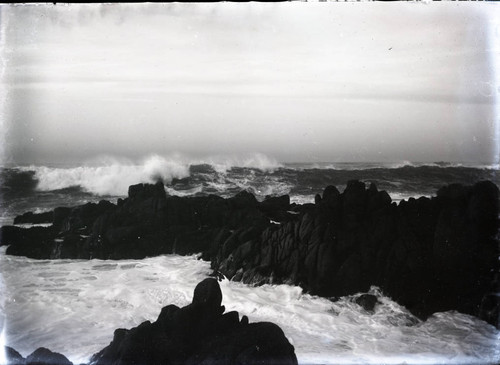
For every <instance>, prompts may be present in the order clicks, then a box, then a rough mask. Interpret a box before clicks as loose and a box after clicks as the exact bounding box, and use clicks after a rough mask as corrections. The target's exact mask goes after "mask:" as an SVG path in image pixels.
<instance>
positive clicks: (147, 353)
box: [90, 279, 297, 365]
mask: <svg viewBox="0 0 500 365" xmlns="http://www.w3.org/2000/svg"><path fill="white" fill-rule="evenodd" d="M221 303H222V292H221V290H220V287H219V284H218V282H217V280H216V279H205V280H203V281H202V282H201V283H199V284H198V285H197V286H196V288H195V291H194V296H193V301H192V303H191V304H190V305H188V306H186V307H183V308H178V307H177V306H174V305H169V306H167V307H164V308H163V309H162V311H161V313H160V315H159V316H158V319H157V320H156V321H155V322H153V323H151V322H149V321H146V322H143V323H141V324H140V325H139V326H137V327H135V328H132V329H130V330H125V329H118V330H116V331H115V334H114V338H113V341H112V342H111V343H110V345H109V346H107V347H106V348H104V349H103V350H101V351H100V352H98V353H97V354H95V355H93V356H92V358H91V360H90V363H91V364H92V365H114V364H116V365H118V364H120V365H128V364H141V365H149V364H151V365H153V364H165V365H168V364H193V365H194V364H227V365H230V364H297V358H296V356H295V353H294V348H293V346H292V345H291V344H290V343H289V342H288V340H287V338H286V337H285V335H284V333H283V331H282V330H281V329H280V328H279V327H278V326H276V325H275V324H272V323H267V322H262V323H251V324H250V323H248V318H246V317H243V318H242V319H241V320H240V319H239V315H238V313H237V312H227V313H224V307H223V306H221Z"/></svg>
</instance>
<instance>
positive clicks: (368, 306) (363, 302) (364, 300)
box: [355, 294, 379, 312]
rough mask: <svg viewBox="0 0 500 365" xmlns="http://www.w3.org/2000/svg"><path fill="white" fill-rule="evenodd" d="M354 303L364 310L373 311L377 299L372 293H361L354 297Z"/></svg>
mask: <svg viewBox="0 0 500 365" xmlns="http://www.w3.org/2000/svg"><path fill="white" fill-rule="evenodd" d="M355 302H356V304H358V305H360V306H361V307H362V308H363V309H364V310H365V311H367V312H373V310H374V309H375V305H377V304H378V302H379V301H378V299H377V297H376V296H375V295H373V294H361V295H360V296H359V297H357V298H356V299H355Z"/></svg>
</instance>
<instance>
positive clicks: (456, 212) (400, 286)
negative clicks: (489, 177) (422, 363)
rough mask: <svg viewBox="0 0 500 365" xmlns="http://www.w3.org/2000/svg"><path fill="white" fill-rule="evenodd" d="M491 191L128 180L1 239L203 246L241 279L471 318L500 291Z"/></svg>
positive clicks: (139, 251) (42, 248)
mask: <svg viewBox="0 0 500 365" xmlns="http://www.w3.org/2000/svg"><path fill="white" fill-rule="evenodd" d="M498 195H499V192H498V187H497V186H496V185H495V184H493V183H492V182H489V181H484V182H479V183H476V184H475V185H473V186H468V187H467V186H462V185H458V184H452V185H448V186H446V187H443V188H442V189H440V190H439V191H438V192H437V196H436V197H432V198H425V197H421V198H418V199H413V198H410V199H408V201H401V202H400V203H399V204H395V203H393V202H392V201H391V198H390V196H389V195H388V194H387V192H385V191H379V190H378V189H377V187H376V186H375V185H374V184H370V186H369V187H368V189H367V188H366V185H365V183H363V182H360V181H349V182H348V183H347V187H346V189H345V190H344V191H343V192H342V193H340V192H339V191H338V190H337V189H336V188H335V187H334V186H328V187H326V188H325V190H324V192H323V196H318V198H317V199H316V203H315V204H303V205H296V204H295V205H293V204H292V205H291V204H290V200H289V199H290V198H289V197H288V196H283V197H269V198H267V199H266V200H264V201H263V202H260V203H259V202H258V201H257V199H256V198H255V197H254V196H253V195H252V194H251V193H249V192H241V193H239V194H237V195H236V196H234V197H232V198H229V199H223V198H220V197H216V196H205V197H184V198H181V197H169V196H167V195H166V193H165V190H164V187H163V184H162V183H161V182H160V183H157V184H155V185H151V184H138V185H133V186H131V187H130V189H129V197H128V198H127V199H124V200H122V201H120V202H119V203H118V204H117V205H114V204H111V203H109V202H104V201H102V202H100V203H99V204H91V203H89V204H86V205H83V206H79V207H74V208H71V209H70V210H68V208H58V209H56V210H55V211H54V224H53V225H52V226H51V227H47V228H43V227H33V228H30V229H21V228H18V227H8V226H7V227H2V229H1V230H0V245H10V246H9V247H8V249H7V254H12V255H24V256H29V257H32V258H39V259H47V258H51V259H56V258H78V259H89V258H100V259H126V258H135V259H139V258H144V257H148V256H156V255H161V254H169V253H177V254H183V255H184V254H193V253H202V258H203V259H205V260H210V261H211V266H212V268H213V269H214V271H215V272H216V273H218V274H220V275H224V276H226V277H228V278H232V279H233V280H241V281H243V282H246V283H251V284H262V283H270V282H273V283H291V284H296V285H300V286H302V287H303V288H304V289H305V290H306V291H307V292H310V293H312V294H317V295H322V296H327V297H334V296H335V297H338V296H342V295H352V294H355V293H357V292H360V291H361V292H364V291H367V290H368V289H369V287H370V286H372V285H376V286H379V287H380V288H382V290H383V291H384V292H385V293H387V295H389V296H391V297H392V298H393V299H394V300H396V301H397V302H399V303H400V304H402V305H404V306H406V307H407V308H408V309H409V310H410V311H411V312H412V313H413V314H415V315H418V316H419V317H421V318H426V317H427V316H429V315H430V314H432V313H434V312H436V311H446V310H453V309H454V310H459V311H461V312H463V313H468V314H473V315H477V316H481V315H482V314H481V313H486V312H485V311H480V306H481V302H482V300H483V297H484V295H486V294H487V293H491V292H497V291H498V287H495V285H494V278H495V275H496V274H497V273H498V272H499V263H498V260H497V258H498V247H499V246H498V237H497V232H498V228H499V221H498V212H499V203H498ZM481 318H483V317H481ZM488 318H489V319H488V320H489V321H490V323H491V321H492V320H493V319H491V316H489V317H488ZM485 319H486V318H485Z"/></svg>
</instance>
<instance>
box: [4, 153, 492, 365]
mask: <svg viewBox="0 0 500 365" xmlns="http://www.w3.org/2000/svg"><path fill="white" fill-rule="evenodd" d="M352 179H358V180H361V181H364V182H365V183H367V184H369V183H375V184H376V185H377V187H378V188H379V190H386V191H387V192H388V193H389V195H390V196H391V198H392V199H393V201H395V202H399V201H400V200H402V199H408V198H409V197H420V196H433V195H435V193H436V191H437V190H438V189H439V188H440V187H442V186H443V185H446V184H450V183H461V184H465V185H470V184H473V183H475V182H477V181H481V180H491V181H493V182H494V183H495V184H496V185H497V186H500V178H499V176H498V166H487V165H484V166H478V165H467V164H451V163H442V162H436V163H410V162H399V163H314V164H312V163H280V162H278V161H275V160H273V159H271V158H269V157H267V156H264V155H254V156H251V157H249V158H242V159H237V158H232V159H231V158H211V159H205V160H186V159H183V158H178V157H171V158H165V157H161V156H151V157H149V158H147V159H145V160H144V161H142V162H140V163H132V162H130V161H127V160H124V159H116V158H114V159H110V158H107V159H101V160H99V161H92V162H90V163H86V164H74V165H45V166H35V165H31V166H7V165H5V166H3V167H2V168H1V169H0V197H1V201H0V206H1V217H0V224H1V225H7V224H12V223H13V219H14V217H15V216H16V215H19V214H22V213H25V212H27V211H32V212H37V213H40V212H44V211H49V210H52V209H54V208H55V207H58V206H75V205H79V204H84V203H86V202H97V201H99V200H102V199H105V200H110V201H111V202H113V203H115V202H116V200H117V199H118V198H123V197H125V196H126V195H127V190H128V186H130V185H132V184H136V183H140V182H143V183H148V182H149V183H152V182H156V181H158V180H161V181H163V182H164V184H165V189H166V191H167V193H168V194H170V195H177V196H201V195H208V194H216V195H219V196H222V197H230V196H233V195H235V194H236V193H238V192H240V191H242V190H247V191H250V192H251V193H253V194H254V195H255V196H256V197H257V199H258V200H263V199H264V198H265V197H266V196H278V195H283V194H289V195H290V198H291V201H292V202H295V203H298V204H304V203H311V202H314V197H315V195H316V194H318V193H322V191H323V189H324V188H325V187H326V186H327V185H335V186H336V187H337V188H338V189H339V190H340V191H342V190H343V189H344V188H345V186H346V184H347V182H348V181H349V180H352ZM209 274H210V264H209V263H208V262H204V261H202V260H200V259H198V257H197V256H176V255H165V256H159V257H152V258H146V259H143V260H121V261H112V260H106V261H102V260H89V261H86V260H33V259H28V258H25V257H14V256H8V255H5V248H4V247H3V248H1V250H0V279H1V280H0V286H1V291H0V293H1V294H0V295H1V300H0V319H1V322H0V324H1V328H2V331H1V335H0V343H4V344H6V345H8V346H11V347H14V348H15V349H17V350H18V351H19V352H20V353H21V354H22V355H23V356H27V355H28V354H29V353H31V352H32V351H33V350H35V349H36V348H38V347H41V346H43V347H47V348H50V349H51V350H53V351H57V352H61V353H63V354H64V355H66V356H67V357H68V358H69V359H70V360H71V361H73V362H74V363H80V362H85V361H87V360H88V359H89V357H90V356H91V355H92V354H93V353H95V352H97V351H99V350H100V349H101V348H103V347H105V346H107V345H108V344H109V342H110V341H111V339H112V337H113V331H114V330H115V329H116V328H131V327H133V326H136V325H138V324H139V323H141V322H143V321H145V320H151V321H154V320H155V319H156V317H157V316H158V314H159V313H160V310H161V308H162V307H163V306H166V305H168V304H176V305H178V306H184V305H187V304H188V303H189V302H190V300H191V298H192V293H193V290H194V287H195V286H196V284H197V283H198V282H199V281H201V280H202V279H203V278H205V277H207V276H208V275H209ZM221 288H222V292H223V296H224V297H223V304H224V305H225V306H226V310H228V311H229V310H237V311H238V312H239V313H240V315H247V316H248V317H249V319H250V321H251V322H257V321H271V322H274V323H276V324H278V325H279V326H280V327H281V328H282V329H283V330H284V332H285V335H286V336H287V338H288V339H289V340H290V342H291V343H292V344H293V345H294V346H295V350H296V354H297V357H298V360H299V363H301V364H350V363H356V364H358V363H363V364H364V363H387V364H393V363H394V364H400V363H407V364H410V363H415V364H435V363H443V364H450V363H454V364H471V363H478V364H484V363H498V362H499V361H500V331H498V330H497V329H495V328H494V327H493V326H491V325H489V324H487V323H486V322H483V321H481V320H479V319H477V318H475V317H472V316H469V315H465V314H461V313H458V312H454V311H450V312H444V313H436V314H435V315H433V316H432V317H430V318H429V319H428V320H426V321H421V320H419V319H417V318H415V317H414V316H413V315H412V314H411V313H410V312H409V311H408V310H406V309H405V308H404V307H402V306H400V305H398V304H397V303H395V302H394V301H392V300H391V298H389V297H387V296H385V295H384V294H383V293H382V292H381V291H380V290H379V289H378V288H376V287H372V288H371V289H370V292H371V293H372V294H375V295H376V296H377V297H378V298H379V301H380V302H381V304H380V305H377V307H376V309H375V313H372V314H371V313H368V312H365V311H364V310H363V309H362V308H361V307H360V306H358V305H357V304H356V303H355V301H354V299H355V297H356V295H353V296H349V297H343V298H341V299H340V300H339V301H336V302H332V301H330V300H328V299H326V298H321V297H317V296H311V295H309V294H307V293H304V292H303V291H302V289H301V288H299V287H295V286H289V285H264V286H260V287H252V286H249V285H245V284H242V283H239V282H231V281H229V280H227V279H225V280H223V281H222V282H221ZM2 360H4V358H3V357H2V354H1V353H0V364H1V363H4V362H5V361H2Z"/></svg>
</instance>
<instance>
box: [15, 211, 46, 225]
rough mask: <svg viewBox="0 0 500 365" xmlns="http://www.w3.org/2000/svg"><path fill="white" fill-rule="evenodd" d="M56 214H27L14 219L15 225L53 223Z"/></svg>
mask: <svg viewBox="0 0 500 365" xmlns="http://www.w3.org/2000/svg"><path fill="white" fill-rule="evenodd" d="M53 220H54V212H44V213H33V212H27V213H24V214H23V215H19V216H17V217H15V218H14V224H26V223H28V224H41V223H52V222H53Z"/></svg>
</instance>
